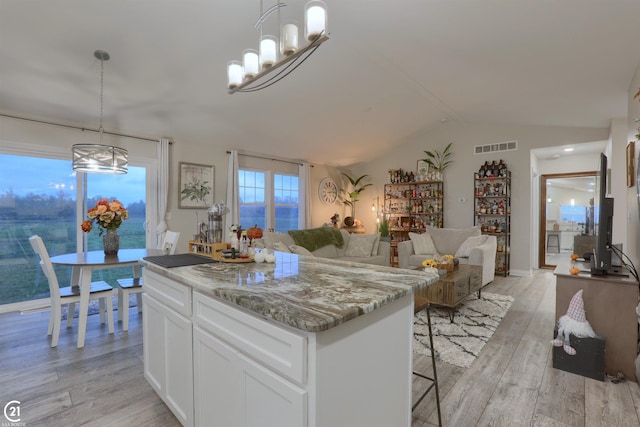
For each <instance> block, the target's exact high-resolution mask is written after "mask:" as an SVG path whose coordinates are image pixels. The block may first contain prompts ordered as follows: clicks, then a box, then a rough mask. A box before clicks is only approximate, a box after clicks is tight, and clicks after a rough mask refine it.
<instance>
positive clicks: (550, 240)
mask: <svg viewBox="0 0 640 427" xmlns="http://www.w3.org/2000/svg"><path fill="white" fill-rule="evenodd" d="M551 248H555V249H556V251H557V253H560V235H559V233H549V235H548V236H547V252H551V251H550V249H551Z"/></svg>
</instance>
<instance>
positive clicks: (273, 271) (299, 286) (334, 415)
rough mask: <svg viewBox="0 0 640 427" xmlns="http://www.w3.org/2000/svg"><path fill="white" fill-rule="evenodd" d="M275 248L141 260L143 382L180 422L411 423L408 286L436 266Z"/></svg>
mask: <svg viewBox="0 0 640 427" xmlns="http://www.w3.org/2000/svg"><path fill="white" fill-rule="evenodd" d="M276 257H277V259H276V263H275V264H256V263H246V264H240V263H223V262H216V263H208V264H201V265H194V266H187V267H176V268H164V267H161V266H159V265H156V264H154V263H152V262H149V261H145V260H143V265H144V266H145V268H144V273H143V277H144V279H143V280H144V287H145V295H144V299H143V322H144V325H143V328H144V331H143V345H144V367H145V368H144V370H145V378H146V379H147V380H148V381H149V383H150V384H151V385H152V387H153V388H154V389H155V390H156V392H157V393H158V394H159V395H160V397H162V399H163V400H164V401H165V402H166V403H167V405H168V406H169V407H170V408H171V410H172V411H173V413H174V414H175V415H176V417H177V418H178V419H179V420H180V421H181V422H182V424H184V425H189V426H190V425H196V426H204V425H207V426H218V425H219V426H225V427H227V426H295V427H301V426H338V425H354V426H355V425H366V426H410V425H411V382H412V377H411V376H412V359H413V357H412V340H413V293H414V291H416V290H419V289H422V288H424V287H426V286H429V285H430V284H432V283H434V282H436V281H437V280H438V276H437V275H436V274H430V273H425V272H420V271H411V270H399V269H395V268H390V267H379V266H372V265H367V264H360V263H349V262H343V261H334V260H329V259H322V258H315V257H306V256H298V255H295V254H285V253H280V252H276Z"/></svg>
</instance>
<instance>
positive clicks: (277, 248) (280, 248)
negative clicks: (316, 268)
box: [271, 242, 294, 253]
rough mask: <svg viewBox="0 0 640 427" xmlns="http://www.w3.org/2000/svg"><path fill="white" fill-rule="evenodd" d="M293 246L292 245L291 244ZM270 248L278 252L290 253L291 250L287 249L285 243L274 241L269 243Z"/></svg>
mask: <svg viewBox="0 0 640 427" xmlns="http://www.w3.org/2000/svg"><path fill="white" fill-rule="evenodd" d="M291 246H294V245H291ZM271 249H273V250H274V251H280V252H287V253H291V251H290V250H289V248H288V247H287V245H285V244H284V243H282V242H274V243H273V244H272V245H271Z"/></svg>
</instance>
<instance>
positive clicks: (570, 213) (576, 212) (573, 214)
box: [560, 205, 587, 224]
mask: <svg viewBox="0 0 640 427" xmlns="http://www.w3.org/2000/svg"><path fill="white" fill-rule="evenodd" d="M560 218H562V221H564V222H575V223H583V224H584V222H585V221H586V218H587V209H586V207H584V206H571V205H561V206H560Z"/></svg>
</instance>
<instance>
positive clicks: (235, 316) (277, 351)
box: [193, 292, 307, 384]
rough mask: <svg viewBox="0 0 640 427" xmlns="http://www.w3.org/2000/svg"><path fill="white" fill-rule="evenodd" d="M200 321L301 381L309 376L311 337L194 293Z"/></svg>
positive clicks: (195, 312)
mask: <svg viewBox="0 0 640 427" xmlns="http://www.w3.org/2000/svg"><path fill="white" fill-rule="evenodd" d="M193 320H194V322H195V324H196V325H198V326H199V327H200V328H202V329H204V330H206V331H207V332H209V333H211V334H213V335H214V336H216V337H218V338H221V339H222V340H224V341H225V342H227V343H229V344H230V345H231V346H233V347H235V348H236V349H238V350H240V352H242V353H243V354H245V355H246V356H249V357H251V358H252V359H254V360H256V361H258V362H260V363H262V364H263V365H264V366H266V367H268V368H270V369H272V370H274V371H276V372H279V373H281V374H283V375H285V376H286V377H288V378H290V379H291V380H293V381H296V382H297V383H299V384H304V383H305V382H306V380H307V377H306V369H307V337H306V336H304V335H302V334H300V335H299V334H296V333H294V332H292V331H289V330H286V329H284V328H281V327H278V326H276V325H273V324H270V323H267V321H265V320H264V319H261V318H258V317H256V316H253V315H251V314H248V313H244V312H242V311H240V310H239V309H238V308H232V307H229V306H228V305H226V304H225V303H223V302H220V301H216V300H215V299H213V298H210V297H208V296H205V295H202V294H200V293H198V292H194V293H193Z"/></svg>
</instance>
